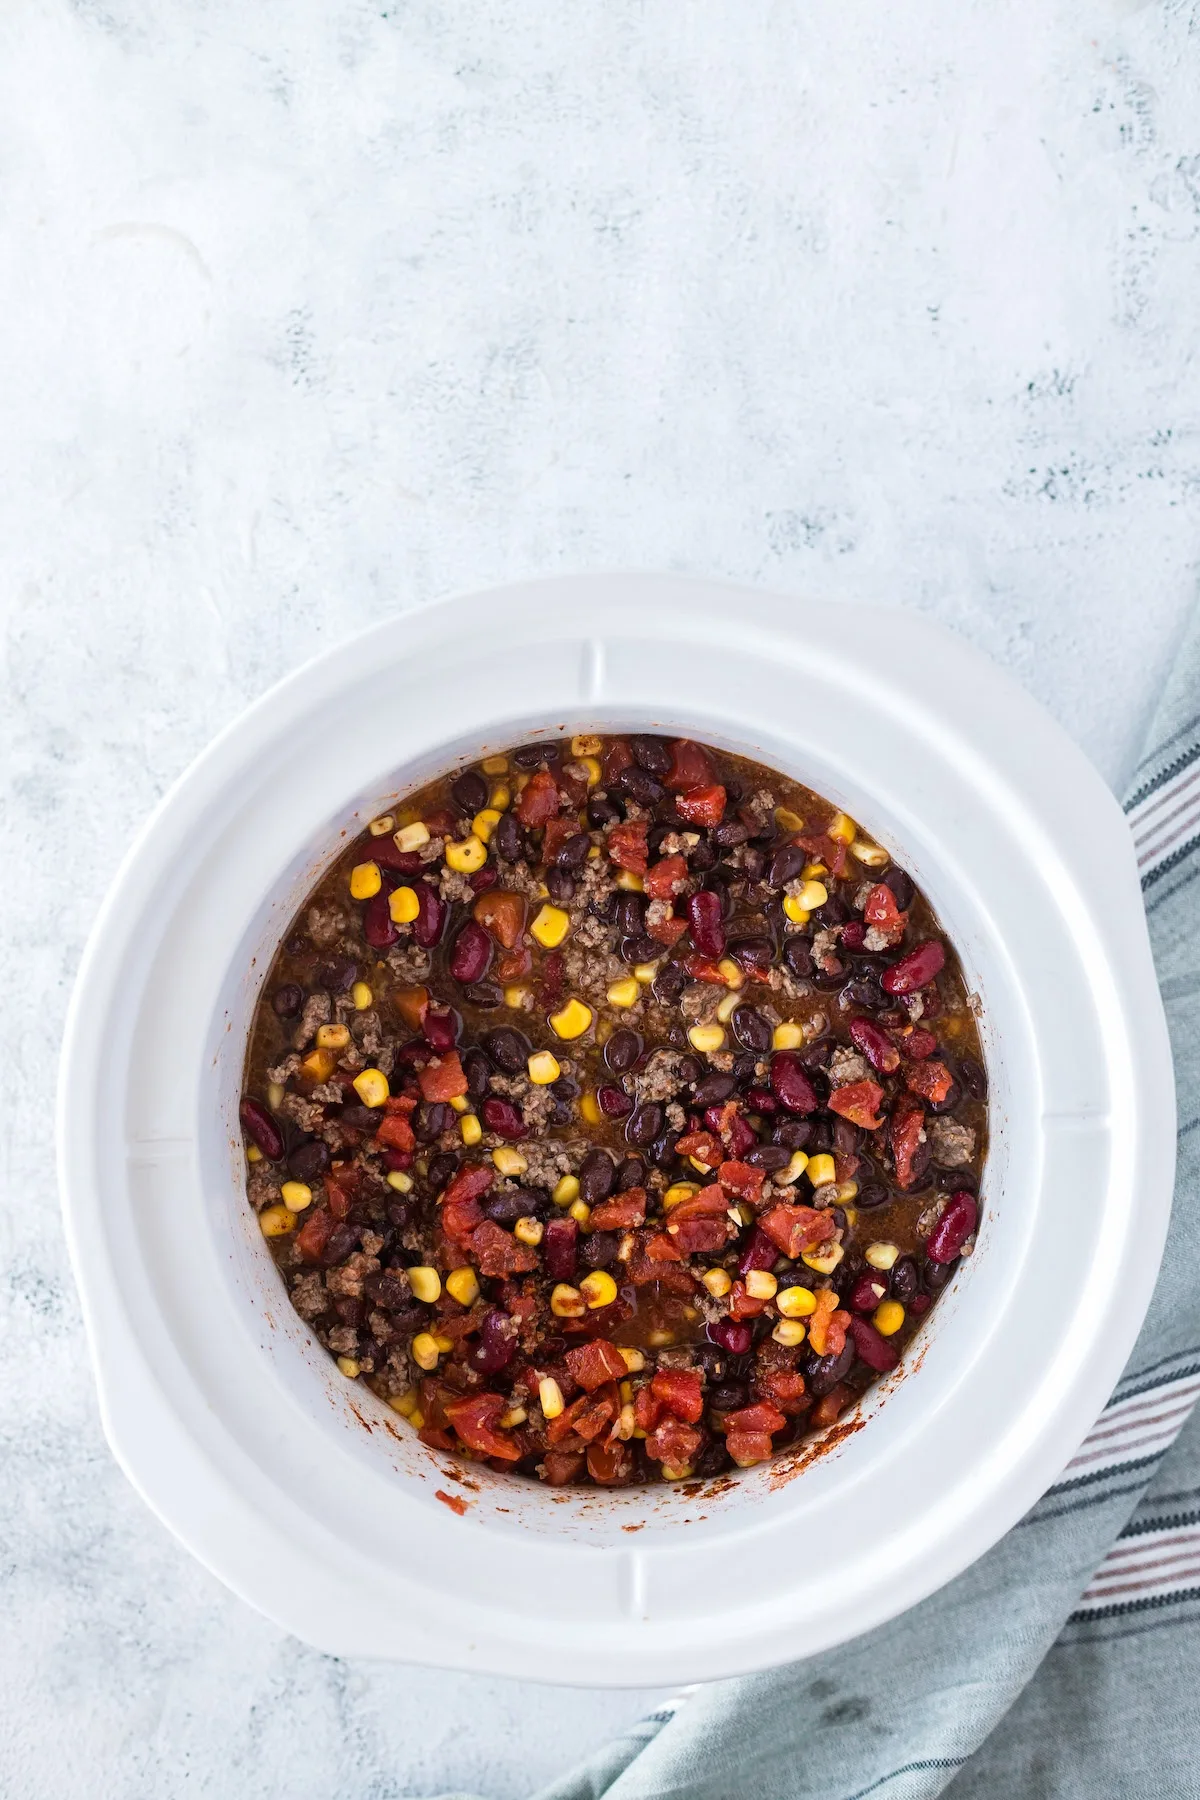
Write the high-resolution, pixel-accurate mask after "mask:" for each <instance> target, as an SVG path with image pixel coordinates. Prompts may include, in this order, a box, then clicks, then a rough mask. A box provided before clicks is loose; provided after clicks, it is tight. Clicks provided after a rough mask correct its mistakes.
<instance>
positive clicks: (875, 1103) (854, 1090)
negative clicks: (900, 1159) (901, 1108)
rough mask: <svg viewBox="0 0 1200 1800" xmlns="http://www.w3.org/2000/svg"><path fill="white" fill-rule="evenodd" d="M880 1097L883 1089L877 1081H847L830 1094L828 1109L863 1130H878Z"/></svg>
mask: <svg viewBox="0 0 1200 1800" xmlns="http://www.w3.org/2000/svg"><path fill="white" fill-rule="evenodd" d="M882 1099H883V1089H882V1088H881V1087H880V1085H879V1083H878V1082H877V1081H848V1082H847V1083H846V1084H845V1086H844V1087H839V1088H834V1090H833V1092H832V1093H831V1094H830V1096H829V1110H830V1112H835V1113H838V1114H840V1116H841V1117H842V1118H843V1119H849V1121H850V1123H851V1124H852V1125H860V1126H861V1127H862V1129H863V1130H864V1131H878V1130H879V1127H880V1126H881V1125H882V1124H883V1120H882V1119H881V1118H880V1117H879V1103H880V1101H881V1100H882Z"/></svg>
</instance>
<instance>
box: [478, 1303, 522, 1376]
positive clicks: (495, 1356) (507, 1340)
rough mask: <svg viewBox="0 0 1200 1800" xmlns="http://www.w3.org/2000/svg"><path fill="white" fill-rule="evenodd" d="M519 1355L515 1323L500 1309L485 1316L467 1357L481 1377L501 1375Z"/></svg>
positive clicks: (496, 1308)
mask: <svg viewBox="0 0 1200 1800" xmlns="http://www.w3.org/2000/svg"><path fill="white" fill-rule="evenodd" d="M516 1353H517V1331H516V1327H515V1324H514V1321H513V1320H512V1319H510V1318H509V1316H508V1314H507V1313H505V1312H501V1311H500V1309H499V1307H493V1308H492V1310H491V1311H490V1312H488V1313H486V1314H485V1315H484V1320H483V1323H482V1325H481V1326H480V1327H479V1336H478V1338H477V1339H476V1341H475V1343H474V1344H473V1345H472V1346H471V1349H470V1351H469V1353H468V1355H467V1361H468V1362H469V1363H470V1365H471V1367H472V1368H473V1369H474V1370H475V1371H476V1373H477V1374H480V1375H499V1373H500V1371H501V1370H502V1369H507V1367H508V1365H509V1363H510V1362H511V1361H512V1359H513V1357H514V1356H515V1355H516Z"/></svg>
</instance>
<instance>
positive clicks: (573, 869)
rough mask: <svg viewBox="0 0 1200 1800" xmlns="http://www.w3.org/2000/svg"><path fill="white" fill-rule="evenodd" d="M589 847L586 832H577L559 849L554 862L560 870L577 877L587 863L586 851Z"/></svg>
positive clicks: (589, 843)
mask: <svg viewBox="0 0 1200 1800" xmlns="http://www.w3.org/2000/svg"><path fill="white" fill-rule="evenodd" d="M591 847H592V840H591V838H590V837H589V836H588V834H587V832H586V831H577V832H576V833H575V836H574V837H569V838H568V839H567V841H566V843H565V844H563V845H562V846H561V847H560V849H559V852H558V855H557V856H556V857H555V859H554V860H555V862H556V863H557V864H558V866H559V868H560V869H566V870H567V871H568V872H569V873H570V874H572V875H578V874H579V872H580V870H581V869H582V868H583V866H584V864H585V863H586V862H587V859H588V851H589V850H590V849H591Z"/></svg>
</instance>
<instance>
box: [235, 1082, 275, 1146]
mask: <svg viewBox="0 0 1200 1800" xmlns="http://www.w3.org/2000/svg"><path fill="white" fill-rule="evenodd" d="M238 1117H239V1118H240V1119H241V1121H242V1129H243V1131H244V1132H245V1133H246V1135H247V1136H248V1137H249V1139H250V1141H251V1142H252V1143H254V1144H257V1145H258V1148H259V1149H260V1150H261V1151H262V1153H263V1155H264V1156H265V1157H266V1158H267V1161H268V1162H278V1161H279V1158H280V1157H281V1156H282V1155H283V1133H282V1131H280V1129H279V1127H278V1125H277V1124H276V1123H275V1120H274V1119H273V1118H272V1117H271V1114H270V1113H269V1112H268V1111H267V1109H266V1107H265V1106H264V1105H263V1104H262V1103H261V1101H259V1100H252V1099H251V1097H250V1095H249V1094H245V1095H243V1097H242V1104H241V1105H240V1106H239V1108H238Z"/></svg>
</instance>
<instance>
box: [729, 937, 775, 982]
mask: <svg viewBox="0 0 1200 1800" xmlns="http://www.w3.org/2000/svg"><path fill="white" fill-rule="evenodd" d="M727 954H728V955H729V956H731V957H732V958H733V960H734V962H735V963H736V964H737V966H738V968H739V969H745V970H746V972H747V973H749V972H750V971H751V970H753V969H758V970H766V969H769V968H770V967H771V964H772V963H773V962H774V961H775V946H774V944H773V943H772V942H771V940H770V938H769V937H766V936H764V935H759V936H756V937H743V938H733V939H732V940H731V941H730V943H729V944H728V946H727Z"/></svg>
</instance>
